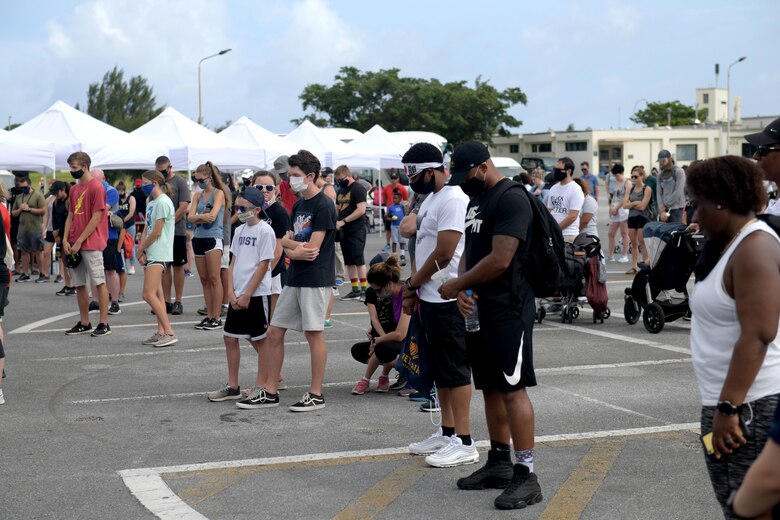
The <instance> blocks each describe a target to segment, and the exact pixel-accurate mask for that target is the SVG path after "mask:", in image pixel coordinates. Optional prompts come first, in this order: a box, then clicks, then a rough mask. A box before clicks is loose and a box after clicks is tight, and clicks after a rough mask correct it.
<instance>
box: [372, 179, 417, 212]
mask: <svg viewBox="0 0 780 520" xmlns="http://www.w3.org/2000/svg"><path fill="white" fill-rule="evenodd" d="M395 190H398V191H400V192H401V200H402V201H404V200H406V199H408V198H409V192H408V191H407V190H406V186H404V185H403V184H401V183H398V184H397V185H393V184H392V183H391V184H387V185H386V186H384V187H382V192H381V193H380V195H381V196H380V197H379V200H378V201H376V203H377V204H379V205H382V206H389V205H391V204H392V203H393V192H394V191H395ZM385 201H387V202H385Z"/></svg>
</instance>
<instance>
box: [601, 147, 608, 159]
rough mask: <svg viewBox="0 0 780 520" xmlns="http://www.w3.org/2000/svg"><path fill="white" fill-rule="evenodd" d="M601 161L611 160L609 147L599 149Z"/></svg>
mask: <svg viewBox="0 0 780 520" xmlns="http://www.w3.org/2000/svg"><path fill="white" fill-rule="evenodd" d="M599 161H600V162H609V149H607V148H602V149H601V150H599Z"/></svg>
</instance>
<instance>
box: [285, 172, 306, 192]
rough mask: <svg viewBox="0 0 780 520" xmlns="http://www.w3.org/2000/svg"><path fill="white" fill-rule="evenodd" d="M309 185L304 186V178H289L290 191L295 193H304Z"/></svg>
mask: <svg viewBox="0 0 780 520" xmlns="http://www.w3.org/2000/svg"><path fill="white" fill-rule="evenodd" d="M308 187H309V185H308V184H306V177H293V176H290V189H291V190H293V191H294V192H295V193H300V192H302V191H306V188H308Z"/></svg>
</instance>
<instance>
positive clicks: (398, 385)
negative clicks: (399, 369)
mask: <svg viewBox="0 0 780 520" xmlns="http://www.w3.org/2000/svg"><path fill="white" fill-rule="evenodd" d="M405 386H406V379H404V378H403V377H401V374H398V377H396V378H395V383H393V384H392V385H390V388H389V389H388V390H390V391H391V392H397V391H399V390H401V389H402V388H404V387H405Z"/></svg>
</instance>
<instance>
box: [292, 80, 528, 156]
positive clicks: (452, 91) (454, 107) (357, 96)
mask: <svg viewBox="0 0 780 520" xmlns="http://www.w3.org/2000/svg"><path fill="white" fill-rule="evenodd" d="M398 73H399V70H398V69H389V70H380V71H378V72H372V71H366V72H363V71H360V70H358V69H357V68H355V67H342V68H341V70H340V71H339V73H338V74H336V77H335V82H334V84H333V85H332V86H330V87H327V86H325V85H321V84H316V83H315V84H310V85H307V86H306V88H304V89H303V92H302V93H301V94H300V96H299V98H300V100H301V102H302V104H303V109H304V110H307V109H313V110H314V114H308V115H306V116H304V117H305V118H308V119H309V120H311V121H312V122H319V123H324V124H326V125H329V126H346V127H350V128H355V129H356V130H360V131H361V132H365V131H366V130H368V129H370V128H371V127H372V126H374V125H375V124H379V125H381V126H382V127H383V128H384V129H385V130H387V131H389V132H392V131H399V130H426V131H429V132H435V133H438V134H440V135H442V136H444V137H446V138H447V140H448V141H450V142H452V143H462V142H464V141H468V140H472V139H476V140H479V141H485V142H490V140H491V137H492V136H494V135H496V134H499V135H508V134H509V129H510V128H513V127H518V126H520V125H521V124H522V122H521V121H519V120H518V119H516V118H515V117H513V116H511V115H510V114H509V113H508V112H507V111H508V109H510V108H511V107H513V106H514V105H517V104H523V105H525V104H526V101H527V100H526V95H525V94H524V93H523V91H522V90H520V89H519V88H517V87H511V88H507V89H505V90H503V91H498V90H496V89H495V88H494V87H492V86H491V85H490V84H489V83H488V82H487V81H483V80H482V79H481V77H478V78H477V79H476V80H475V81H474V85H473V87H472V86H468V85H467V84H466V82H465V81H455V82H449V83H441V82H440V81H439V80H437V79H430V80H427V79H422V78H404V77H400V76H399V75H398ZM320 114H322V115H324V116H325V117H321V116H320ZM298 121H301V119H299V120H298Z"/></svg>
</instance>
